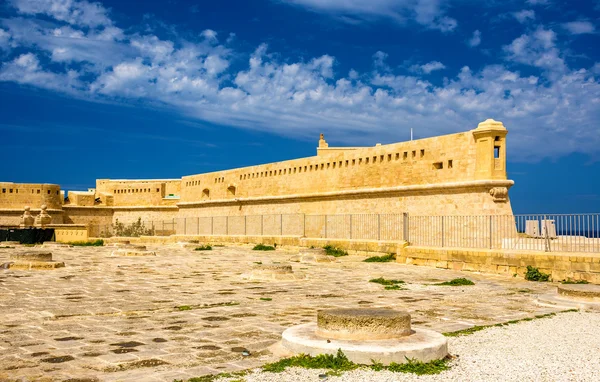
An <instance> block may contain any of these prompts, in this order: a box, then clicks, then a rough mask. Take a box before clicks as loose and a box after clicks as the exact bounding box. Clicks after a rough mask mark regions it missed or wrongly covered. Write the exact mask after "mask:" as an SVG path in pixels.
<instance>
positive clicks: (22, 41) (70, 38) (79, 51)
mask: <svg viewBox="0 0 600 382" xmlns="http://www.w3.org/2000/svg"><path fill="white" fill-rule="evenodd" d="M0 22H1V23H2V24H3V26H4V27H5V28H6V29H7V31H8V33H10V34H11V41H12V42H11V43H12V44H13V45H17V46H21V47H26V48H31V49H34V48H37V49H41V50H43V51H46V52H49V53H51V55H52V56H51V58H52V59H53V60H55V61H59V62H74V61H77V62H86V63H88V64H90V65H91V66H92V67H95V68H96V69H97V70H102V69H103V68H106V67H108V66H111V65H115V64H118V63H119V62H120V61H122V60H124V59H126V58H127V57H128V56H130V55H132V54H133V53H134V52H133V49H132V48H131V47H130V46H128V45H124V44H119V43H118V42H117V41H114V40H110V39H107V37H106V36H105V35H102V32H101V33H100V34H97V33H96V32H93V31H89V32H88V33H87V34H86V33H85V32H83V31H81V30H78V29H75V28H73V27H71V26H61V27H58V26H55V25H54V24H48V23H42V22H38V21H36V20H27V19H22V18H12V19H4V20H2V21H0ZM117 29H118V28H117Z"/></svg>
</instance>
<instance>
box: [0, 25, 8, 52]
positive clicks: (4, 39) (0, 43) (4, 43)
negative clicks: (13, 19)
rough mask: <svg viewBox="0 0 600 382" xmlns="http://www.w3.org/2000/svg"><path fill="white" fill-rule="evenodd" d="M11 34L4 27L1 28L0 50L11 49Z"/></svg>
mask: <svg viewBox="0 0 600 382" xmlns="http://www.w3.org/2000/svg"><path fill="white" fill-rule="evenodd" d="M9 43H10V34H9V33H8V32H7V31H5V30H4V29H2V28H0V50H9V49H10V45H9Z"/></svg>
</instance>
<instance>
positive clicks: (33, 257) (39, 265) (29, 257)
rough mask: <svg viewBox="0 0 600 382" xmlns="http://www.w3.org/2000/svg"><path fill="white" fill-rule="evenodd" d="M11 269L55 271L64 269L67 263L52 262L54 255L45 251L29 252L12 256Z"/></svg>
mask: <svg viewBox="0 0 600 382" xmlns="http://www.w3.org/2000/svg"><path fill="white" fill-rule="evenodd" d="M10 260H12V261H13V262H12V263H10V265H9V269H22V270H30V269H55V268H62V267H64V266H65V263H63V262H58V261H52V253H51V252H45V251H27V252H21V253H13V254H11V255H10Z"/></svg>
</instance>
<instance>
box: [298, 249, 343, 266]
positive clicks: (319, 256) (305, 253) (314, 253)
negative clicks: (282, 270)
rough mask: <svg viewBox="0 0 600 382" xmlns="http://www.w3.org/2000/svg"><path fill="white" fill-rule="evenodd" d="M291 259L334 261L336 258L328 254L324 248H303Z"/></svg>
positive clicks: (316, 261) (319, 261) (313, 261)
mask: <svg viewBox="0 0 600 382" xmlns="http://www.w3.org/2000/svg"><path fill="white" fill-rule="evenodd" d="M290 261H295V262H300V263H312V264H314V263H333V262H335V261H337V260H336V258H335V257H334V256H328V255H326V252H325V250H324V249H323V248H302V249H301V250H300V252H298V254H297V255H295V256H292V257H291V258H290Z"/></svg>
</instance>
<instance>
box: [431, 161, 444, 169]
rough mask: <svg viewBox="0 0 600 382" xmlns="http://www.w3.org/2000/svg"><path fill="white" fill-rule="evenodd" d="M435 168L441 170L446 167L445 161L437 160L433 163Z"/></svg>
mask: <svg viewBox="0 0 600 382" xmlns="http://www.w3.org/2000/svg"><path fill="white" fill-rule="evenodd" d="M433 168H434V169H436V170H441V169H443V168H444V163H443V162H435V163H434V164H433Z"/></svg>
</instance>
